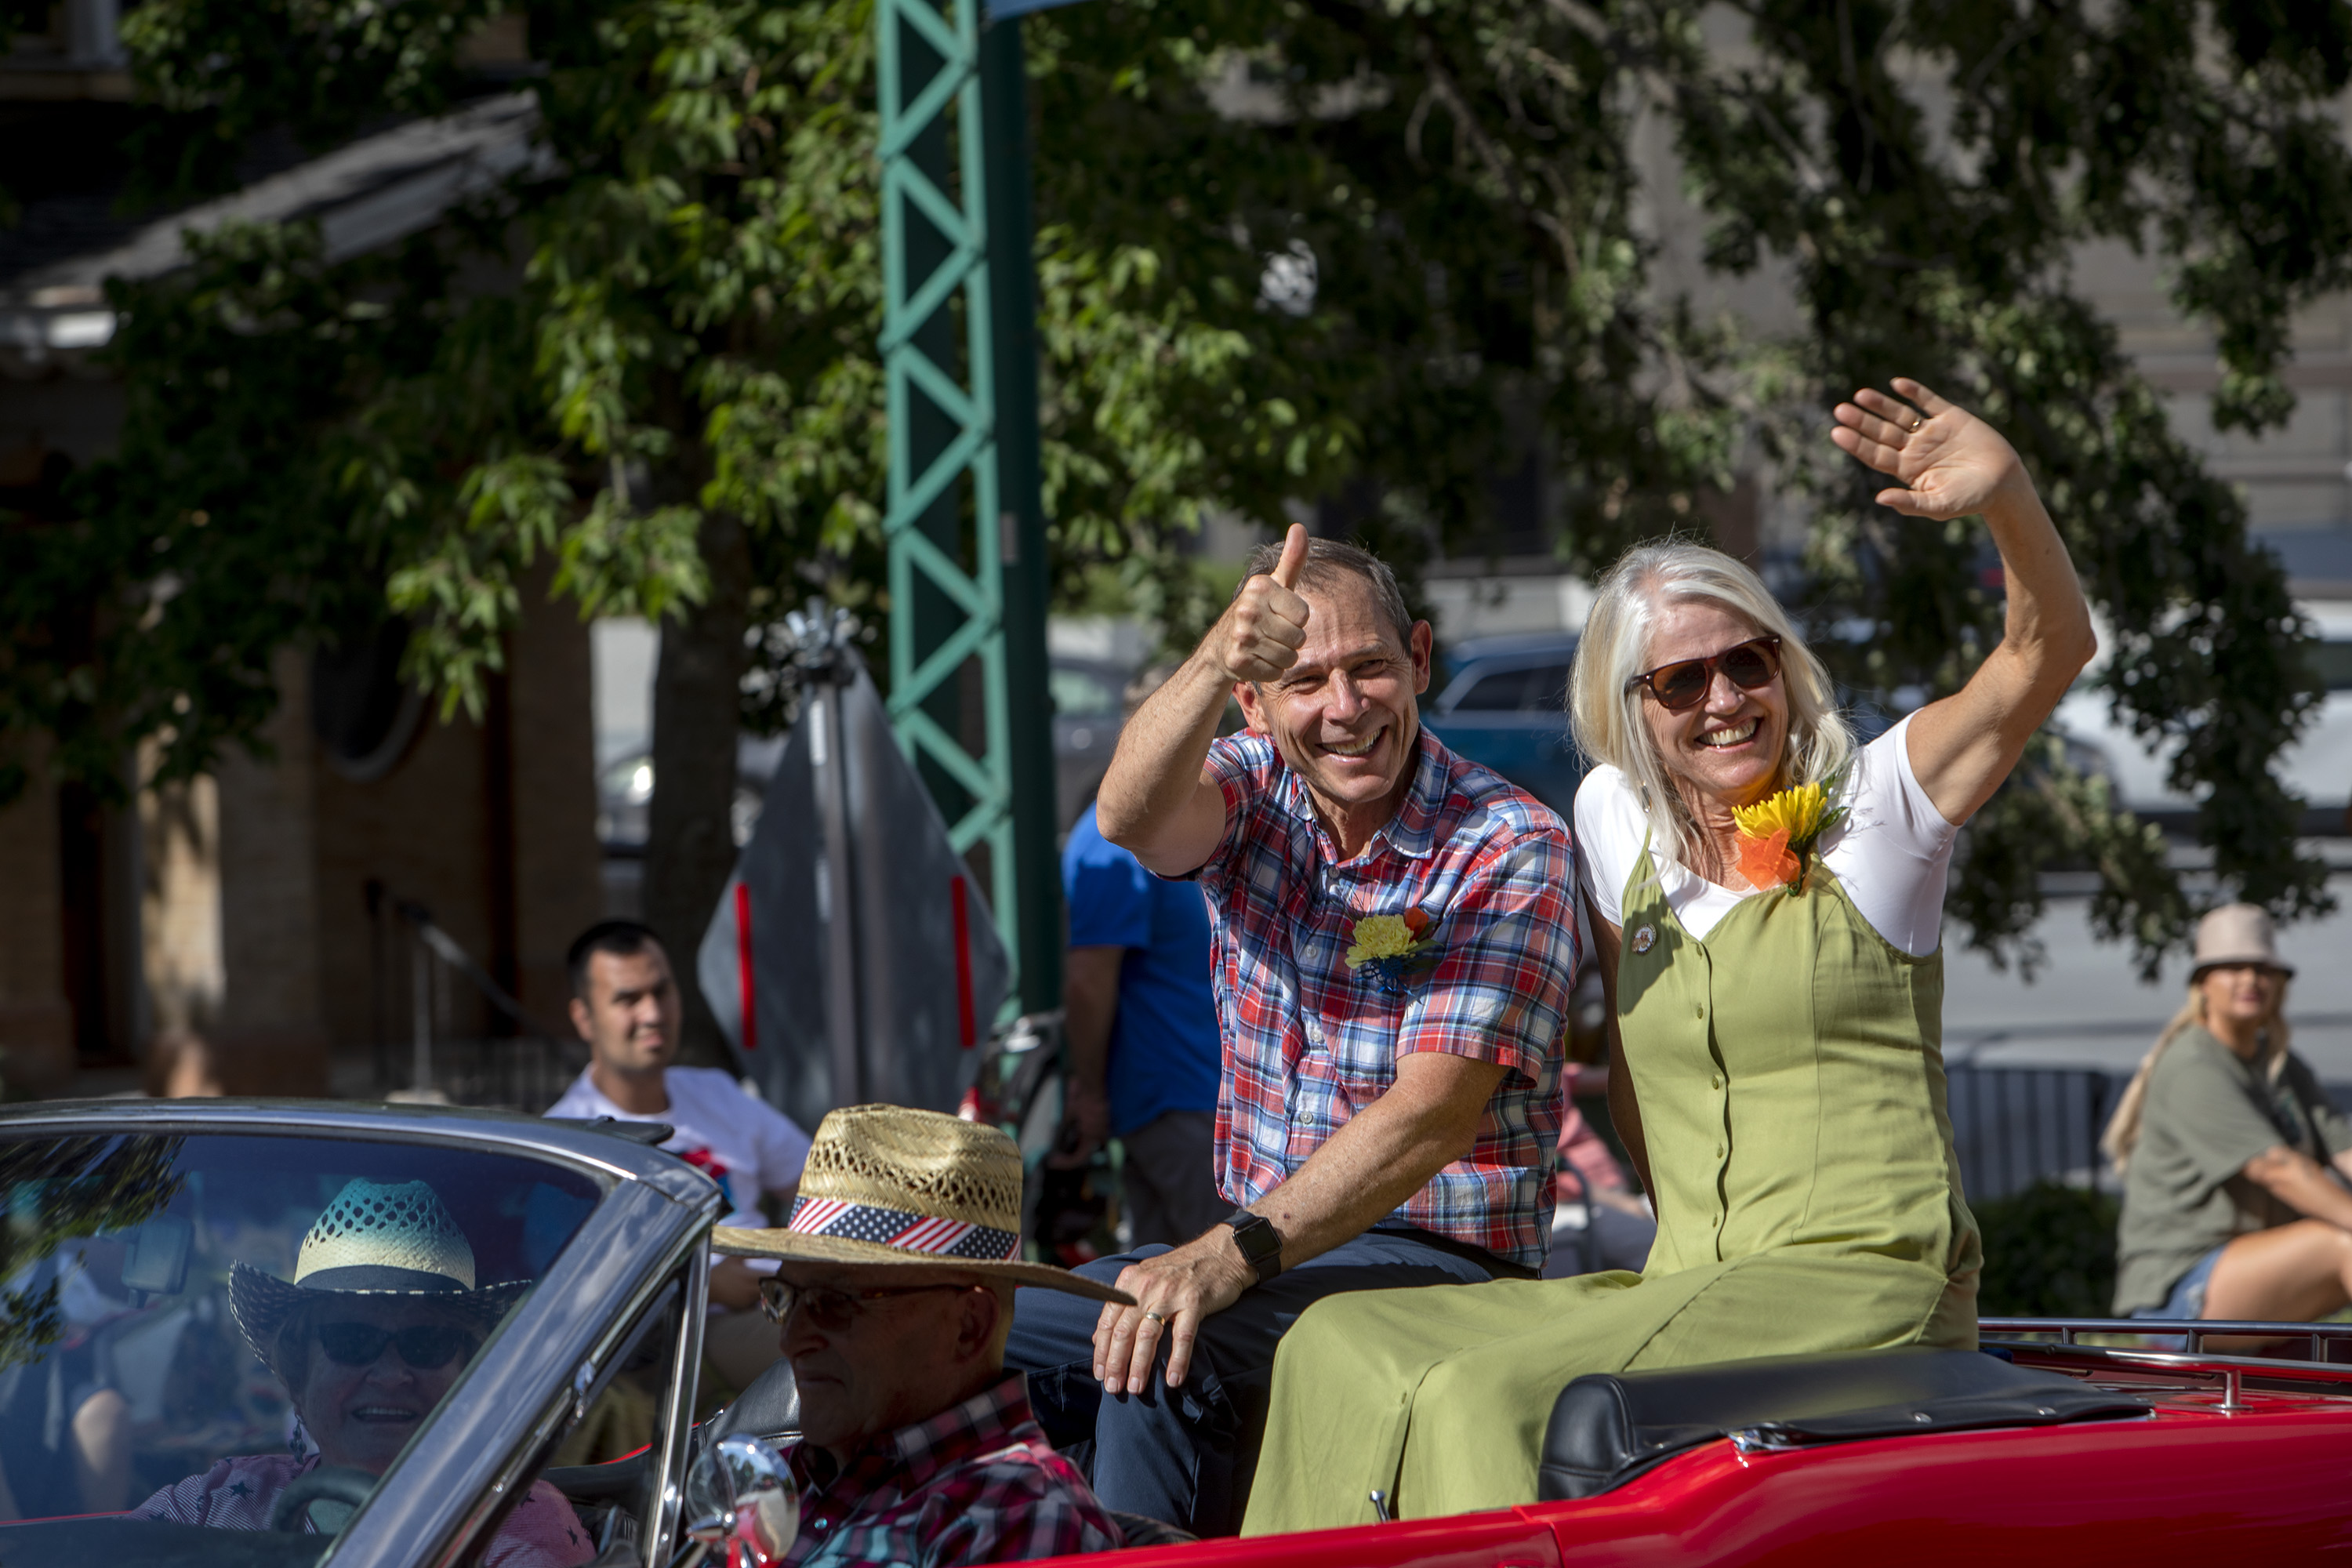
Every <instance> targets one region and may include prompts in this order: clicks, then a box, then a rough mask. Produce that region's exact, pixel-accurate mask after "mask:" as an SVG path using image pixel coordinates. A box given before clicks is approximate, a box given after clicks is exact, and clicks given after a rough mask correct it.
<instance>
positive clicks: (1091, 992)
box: [1062, 668, 1233, 1247]
mask: <svg viewBox="0 0 2352 1568" xmlns="http://www.w3.org/2000/svg"><path fill="white" fill-rule="evenodd" d="M1166 674H1167V670H1166V669H1165V668H1162V669H1157V670H1153V671H1151V672H1150V675H1148V676H1146V677H1145V678H1142V679H1139V680H1138V681H1137V682H1136V683H1135V684H1134V685H1133V686H1130V687H1129V690H1128V693H1127V699H1128V701H1127V706H1128V710H1129V712H1133V711H1134V710H1135V708H1136V705H1137V704H1138V703H1139V702H1140V701H1141V700H1143V699H1144V698H1145V697H1148V696H1150V693H1151V689H1152V688H1153V687H1154V686H1156V685H1158V684H1159V682H1158V681H1157V680H1155V679H1150V676H1162V677H1164V676H1165V675H1166ZM1062 889H1063V892H1064V894H1065V895H1066V898H1067V900H1068V901H1069V906H1070V951H1069V955H1068V958H1067V960H1066V964H1065V967H1064V970H1063V982H1062V994H1063V998H1064V1004H1065V1005H1066V1008H1067V1010H1068V1024H1067V1026H1066V1027H1067V1037H1068V1044H1069V1057H1070V1120H1071V1121H1073V1122H1074V1123H1075V1124H1076V1129H1077V1133H1078V1147H1077V1149H1076V1151H1075V1152H1076V1156H1077V1157H1078V1158H1079V1159H1084V1158H1085V1157H1086V1156H1087V1155H1088V1154H1091V1153H1092V1152H1094V1150H1095V1149H1096V1148H1097V1147H1098V1146H1099V1145H1100V1144H1102V1143H1103V1142H1105V1141H1107V1140H1108V1139H1110V1138H1118V1140H1120V1141H1121V1142H1123V1143H1125V1144H1126V1146H1127V1163H1126V1166H1125V1169H1124V1172H1123V1184H1124V1191H1125V1196H1126V1208H1127V1215H1128V1217H1129V1222H1130V1223H1131V1224H1132V1225H1133V1226H1134V1237H1133V1239H1132V1241H1131V1242H1130V1243H1129V1245H1130V1246H1136V1247H1139V1246H1142V1245H1143V1244H1145V1243H1147V1242H1154V1241H1158V1242H1166V1243H1168V1244H1169V1245H1171V1246H1178V1245H1181V1244H1182V1243H1184V1242H1187V1241H1190V1240H1192V1238H1193V1237H1197V1236H1199V1235H1201V1234H1202V1233H1203V1232H1204V1231H1206V1230H1207V1229H1208V1228H1209V1227H1210V1226H1213V1225H1215V1224H1216V1223H1217V1222H1218V1221H1219V1220H1221V1219H1223V1218H1224V1216H1225V1215H1226V1214H1227V1213H1228V1212H1230V1211H1231V1209H1232V1207H1233V1205H1231V1204H1228V1203H1227V1202H1225V1201H1224V1199H1223V1197H1222V1196H1221V1195H1219V1194H1218V1192H1217V1181H1216V1171H1215V1157H1214V1154H1213V1145H1214V1142H1215V1139H1216V1124H1217V1077H1218V1069H1219V1068H1220V1066H1221V1058H1220V1055H1219V1046H1218V1037H1217V1009H1216V1001H1215V998H1214V997H1213V995H1212V994H1211V992H1210V989H1209V910H1208V905H1207V902H1206V901H1205V900H1203V899H1202V896H1201V888H1200V884H1199V883H1197V882H1171V881H1166V880H1163V879H1160V878H1158V877H1155V876H1153V875H1152V874H1151V873H1150V872H1149V871H1147V870H1145V869H1144V868H1143V867H1142V865H1141V864H1140V863H1139V862H1138V861H1137V859H1136V858H1135V857H1134V856H1132V855H1130V854H1129V853H1128V852H1127V851H1126V850H1124V849H1121V848H1120V847H1118V845H1116V844H1113V843H1110V842H1109V841H1108V840H1107V839H1105V838H1104V837H1103V836H1102V834H1101V832H1100V831H1099V830H1098V829H1097V827H1096V826H1095V808H1094V807H1093V806H1091V805H1089V806H1087V809H1086V812H1085V814H1084V815H1082V816H1080V817H1079V818H1078V821H1077V826H1075V827H1073V828H1072V829H1071V830H1070V839H1069V843H1068V845H1067V846H1066V847H1065V848H1064V849H1063V851H1062Z"/></svg>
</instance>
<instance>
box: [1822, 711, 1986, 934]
mask: <svg viewBox="0 0 2352 1568" xmlns="http://www.w3.org/2000/svg"><path fill="white" fill-rule="evenodd" d="M1910 732H1911V716H1910V715H1907V714H1906V716H1905V717H1904V719H1903V721H1902V722H1900V723H1898V724H1896V725H1895V728H1893V729H1892V730H1889V731H1886V733H1885V734H1884V735H1881V736H1880V737H1878V739H1877V740H1875V741H1873V742H1871V743H1870V744H1869V745H1867V746H1864V748H1863V749H1862V750H1861V751H1860V752H1857V753H1855V756H1854V760H1853V777H1852V779H1851V780H1850V781H1849V784H1848V786H1847V789H1846V801H1847V805H1846V819H1845V821H1843V823H1841V824H1839V825H1838V830H1837V833H1836V834H1835V836H1834V842H1832V843H1830V844H1827V845H1825V846H1823V847H1822V861H1823V863H1825V864H1826V865H1827V866H1828V867H1829V868H1830V869H1831V870H1832V871H1833V872H1835V873H1836V874H1837V879H1838V880H1839V881H1841V882H1843V884H1845V890H1846V896H1847V897H1848V898H1850V899H1852V900H1853V907H1854V908H1855V909H1856V910H1860V911H1861V914H1862V918H1863V919H1864V920H1866V921H1869V922H1870V924H1871V927H1872V929H1873V930H1874V931H1877V932H1878V934H1879V935H1881V936H1883V937H1885V939H1886V940H1887V941H1888V942H1893V943H1894V944H1895V946H1897V947H1899V948H1901V949H1902V950H1903V951H1904V952H1907V953H1909V954H1911V955H1912V956H1913V957H1915V958H1925V957H1926V956H1927V954H1929V953H1931V952H1935V951H1936V944H1937V942H1941V941H1942V940H1943V931H1944V886H1945V882H1946V879H1947V878H1948V875H1949V873H1950V871H1951V868H1952V846H1953V844H1954V842H1955V841H1956V840H1957V839H1958V837H1959V832H1960V830H1959V828H1958V826H1956V825H1954V824H1952V823H1949V822H1947V821H1945V820H1944V814H1943V813H1942V812H1939V811H1937V809H1936V803H1935V802H1934V801H1931V800H1929V799H1928V798H1927V790H1926V789H1925V788H1923V787H1922V786H1921V785H1920V783H1919V776H1918V775H1917V774H1916V773H1913V772H1912V771H1911V748H1910V743H1909V740H1908V737H1909V735H1910Z"/></svg>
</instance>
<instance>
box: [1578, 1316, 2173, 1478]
mask: <svg viewBox="0 0 2352 1568" xmlns="http://www.w3.org/2000/svg"><path fill="white" fill-rule="evenodd" d="M2147 1414H2148V1405H2147V1403H2146V1402H2145V1401H2142V1400H2138V1399H2133V1398H2128V1397H2126V1396H2124V1395H2121V1394H2112V1393H2109V1392H2106V1391H2105V1390H2103V1389H2096V1388H2091V1387H2088V1386H2085V1385H2084V1384H2081V1383H2077V1382H2076V1381H2075V1380H2074V1379H2073V1378H2071V1377H2067V1376H2065V1375H2063V1373H2054V1372H2042V1371H2037V1370H2034V1369H2032V1368H2027V1367H2021V1366H2016V1365H2013V1364H2011V1362H2010V1361H2009V1359H2008V1358H2007V1357H2006V1356H2004V1355H2001V1354H2000V1353H1999V1352H1979V1351H1956V1350H1930V1349H1927V1348H1926V1347H1924V1346H1920V1347H1914V1348H1911V1349H1906V1350H1890V1351H1863V1352H1854V1353H1850V1354H1844V1355H1801V1356H1773V1357H1769V1358H1766V1359H1762V1360H1758V1361H1743V1362H1726V1363H1721V1364H1719V1365H1715V1366H1697V1367H1684V1368H1677V1369H1675V1370H1673V1371H1668V1372H1628V1373H1612V1374H1601V1375H1594V1376H1588V1377H1580V1378H1578V1379H1577V1380H1576V1381H1575V1382H1573V1383H1571V1384H1569V1385H1568V1386H1567V1387H1566V1388H1565V1389H1562V1390H1561V1391H1560V1395H1559V1401H1558V1403H1556V1404H1555V1405H1553V1406H1552V1412H1551V1424H1550V1426H1549V1427H1548V1428H1547V1429H1546V1430H1545V1433H1544V1447H1543V1458H1542V1462H1541V1465H1540V1467H1539V1468H1538V1483H1537V1486H1538V1498H1539V1499H1540V1500H1543V1501H1546V1502H1552V1501H1559V1500H1564V1499H1570V1498H1588V1497H1597V1496H1599V1495H1600V1494H1601V1493H1602V1492H1605V1491H1609V1490H1612V1489H1614V1488H1617V1487H1621V1486H1622V1485H1624V1484H1625V1483H1626V1482H1627V1481H1630V1480H1632V1479H1633V1478H1635V1477H1636V1476H1639V1475H1641V1474H1643V1472H1644V1471H1646V1470H1648V1469H1650V1468H1653V1467H1654V1466H1655V1465H1657V1464H1659V1463H1661V1462H1663V1461H1664V1460H1666V1459H1669V1458H1673V1457H1674V1456H1675V1455H1676V1454H1680V1453H1683V1452H1685V1451H1686V1450H1688V1449H1691V1448H1694V1447H1698V1446H1699V1445H1700V1444H1702V1443H1711V1442H1714V1441H1715V1440H1716V1439H1717V1438H1719V1437H1736V1438H1737V1439H1738V1440H1739V1441H1741V1442H1743V1443H1746V1444H1748V1445H1751V1446H1753V1447H1766V1448H1792V1447H1809V1446H1811V1445H1814V1444H1821V1443H1843V1442H1853V1441H1856V1440H1859V1439H1861V1438H1864V1437H1900V1436H1916V1435H1917V1434H1919V1433H1923V1432H1958V1431H1966V1430H1969V1429H1971V1428H1976V1427H1985V1426H2056V1425H2059V1424H2060V1423H2063V1422H2068V1421H2100V1420H2115V1419H2120V1418H2125V1417H2130V1416H2136V1415H2147Z"/></svg>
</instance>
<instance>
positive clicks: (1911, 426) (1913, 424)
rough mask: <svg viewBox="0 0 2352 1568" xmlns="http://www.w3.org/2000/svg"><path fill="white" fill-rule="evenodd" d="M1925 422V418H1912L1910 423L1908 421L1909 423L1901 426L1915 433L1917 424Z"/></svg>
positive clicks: (1920, 424)
mask: <svg viewBox="0 0 2352 1568" xmlns="http://www.w3.org/2000/svg"><path fill="white" fill-rule="evenodd" d="M1926 423H1927V421H1926V420H1925V419H1914V420H1913V421H1911V423H1910V424H1908V425H1906V426H1904V427H1903V428H1904V429H1906V430H1907V431H1910V432H1912V433H1914V434H1916V433H1917V431H1918V428H1919V426H1922V425H1925V424H1926Z"/></svg>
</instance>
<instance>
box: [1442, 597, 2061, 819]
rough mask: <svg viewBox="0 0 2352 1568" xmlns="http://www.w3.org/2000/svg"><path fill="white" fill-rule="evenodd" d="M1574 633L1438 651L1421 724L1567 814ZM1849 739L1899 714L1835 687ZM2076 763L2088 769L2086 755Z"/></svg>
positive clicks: (1872, 736)
mask: <svg viewBox="0 0 2352 1568" xmlns="http://www.w3.org/2000/svg"><path fill="white" fill-rule="evenodd" d="M1575 661H1576V634H1575V633H1574V632H1565V631H1561V632H1518V633H1514V634H1512V635H1510V636H1507V637H1474V638H1471V639H1469V640H1467V641H1465V642H1461V643H1457V644H1455V645H1454V647H1451V648H1448V649H1446V650H1444V657H1443V659H1442V663H1441V668H1440V671H1439V674H1438V677H1437V679H1436V680H1434V681H1433V683H1432V685H1433V689H1434V690H1435V692H1436V697H1435V699H1434V700H1433V701H1431V702H1429V703H1428V704H1426V705H1425V706H1424V707H1423V710H1422V719H1423V722H1425V723H1426V724H1428V726H1429V728H1430V730H1431V731H1432V732H1433V733H1434V734H1435V735H1436V736H1437V738H1438V739H1439V740H1442V741H1444V742H1445V743H1446V744H1447V745H1448V746H1451V747H1453V748H1454V751H1455V752H1459V753H1460V754H1461V755H1463V756H1465V757H1467V758H1469V759H1470V760H1471V761H1472V762H1474V763H1485V764H1486V766H1488V767H1490V768H1492V769H1494V770H1495V771H1496V773H1500V774H1502V775H1503V776H1504V777H1505V778H1507V779H1508V780H1510V781H1511V782H1512V783H1513V784H1517V785H1518V786H1519V787H1520V788H1521V789H1523V790H1526V791H1527V792H1528V794H1529V795H1534V796H1535V797H1536V798H1537V799H1538V800H1540V801H1542V802H1543V803H1544V804H1545V805H1549V806H1550V807H1551V808H1552V809H1553V810H1554V811H1557V812H1558V813H1559V815H1560V816H1561V817H1563V818H1567V817H1569V816H1570V815H1571V814H1572V812H1573V810H1574V807H1575V804H1576V786H1577V785H1579V784H1582V783H1583V782H1584V757H1583V754H1582V753H1581V752H1579V751H1578V750H1577V749H1576V742H1575V741H1574V739H1573V738H1572V737H1571V736H1570V733H1569V725H1568V673H1569V669H1570V667H1571V666H1572V665H1573V664H1574V663H1575ZM1839 696H1840V699H1841V700H1842V701H1843V704H1844V707H1845V713H1846V718H1847V719H1848V721H1850V722H1852V724H1853V734H1854V740H1855V741H1856V742H1858V743H1860V744H1863V745H1868V744H1869V743H1870V742H1873V741H1875V740H1876V739H1878V737H1879V736H1881V735H1883V734H1885V733H1886V731H1888V730H1889V729H1891V728H1893V727H1894V724H1895V720H1896V719H1898V718H1900V717H1901V716H1902V715H1901V711H1900V710H1895V709H1893V708H1890V707H1889V706H1888V705H1887V704H1885V703H1883V702H1881V701H1879V700H1875V699H1874V698H1870V697H1864V696H1861V695H1858V694H1856V693H1854V692H1852V691H1846V690H1844V689H1841V690H1840V692H1839ZM2081 765H2085V766H2095V765H2096V759H2095V758H2094V757H2091V756H2089V755H2088V754H2087V753H2086V754H2085V756H2084V758H2083V759H2082V760H2081Z"/></svg>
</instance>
